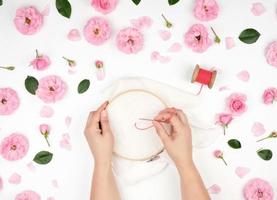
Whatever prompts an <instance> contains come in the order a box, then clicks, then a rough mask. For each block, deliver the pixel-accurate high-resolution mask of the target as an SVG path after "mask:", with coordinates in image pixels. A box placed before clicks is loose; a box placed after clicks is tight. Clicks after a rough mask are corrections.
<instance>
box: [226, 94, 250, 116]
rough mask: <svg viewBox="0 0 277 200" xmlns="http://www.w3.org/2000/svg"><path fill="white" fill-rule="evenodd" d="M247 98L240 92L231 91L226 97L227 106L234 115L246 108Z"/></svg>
mask: <svg viewBox="0 0 277 200" xmlns="http://www.w3.org/2000/svg"><path fill="white" fill-rule="evenodd" d="M246 100H247V97H246V95H244V94H242V93H233V94H231V95H230V96H229V97H228V98H227V99H226V103H227V108H228V110H229V111H230V112H231V113H232V114H234V115H241V114H242V113H244V112H245V111H246V110H247V106H246V104H245V101H246Z"/></svg>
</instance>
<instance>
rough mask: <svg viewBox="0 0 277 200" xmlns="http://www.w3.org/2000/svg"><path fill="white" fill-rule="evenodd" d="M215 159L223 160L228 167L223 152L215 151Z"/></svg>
mask: <svg viewBox="0 0 277 200" xmlns="http://www.w3.org/2000/svg"><path fill="white" fill-rule="evenodd" d="M213 154H214V157H216V158H218V159H221V160H222V161H223V162H224V164H225V165H227V162H226V161H225V159H224V157H223V152H222V151H221V150H215V151H214V153H213Z"/></svg>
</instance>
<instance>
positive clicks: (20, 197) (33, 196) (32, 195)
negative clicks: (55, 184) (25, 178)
mask: <svg viewBox="0 0 277 200" xmlns="http://www.w3.org/2000/svg"><path fill="white" fill-rule="evenodd" d="M15 200H41V197H40V195H39V194H38V193H36V192H34V191H32V190H25V191H23V192H21V193H19V194H17V195H16V197H15Z"/></svg>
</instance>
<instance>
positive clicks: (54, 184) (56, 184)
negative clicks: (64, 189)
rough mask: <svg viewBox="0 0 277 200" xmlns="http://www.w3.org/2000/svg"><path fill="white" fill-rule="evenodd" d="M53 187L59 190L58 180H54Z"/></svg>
mask: <svg viewBox="0 0 277 200" xmlns="http://www.w3.org/2000/svg"><path fill="white" fill-rule="evenodd" d="M52 185H53V187H55V188H58V187H59V185H58V181H57V180H56V179H53V180H52Z"/></svg>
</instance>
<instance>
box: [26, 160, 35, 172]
mask: <svg viewBox="0 0 277 200" xmlns="http://www.w3.org/2000/svg"><path fill="white" fill-rule="evenodd" d="M27 167H28V169H29V170H30V171H32V172H35V171H36V167H35V166H34V164H33V162H29V163H28V164H27Z"/></svg>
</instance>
